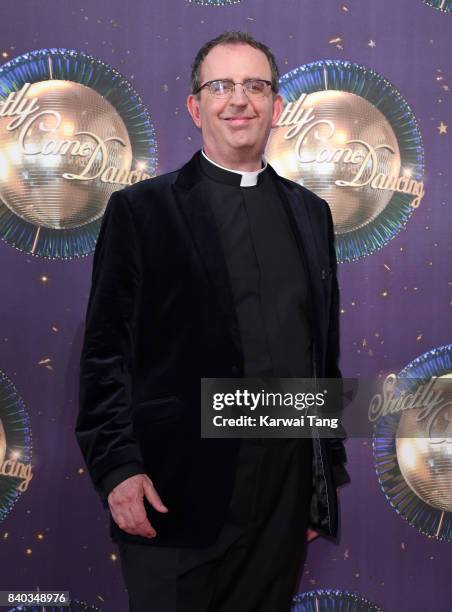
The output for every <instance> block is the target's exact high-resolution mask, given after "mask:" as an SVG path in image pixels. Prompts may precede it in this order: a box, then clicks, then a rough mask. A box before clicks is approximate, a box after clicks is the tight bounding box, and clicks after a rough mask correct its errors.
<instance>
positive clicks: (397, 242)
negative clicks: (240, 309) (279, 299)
mask: <svg viewBox="0 0 452 612" xmlns="http://www.w3.org/2000/svg"><path fill="white" fill-rule="evenodd" d="M451 13H452V2H451V1H450V0H424V1H423V0H397V1H396V2H394V0H360V1H359V2H358V0H337V1H336V0H316V1H315V2H312V1H309V0H279V1H277V2H272V1H271V0H234V1H232V0H191V1H189V0H165V2H157V0H129V1H128V2H127V3H126V2H120V0H97V1H96V2H94V3H92V2H87V1H86V0H63V1H61V0H40V1H36V2H33V3H32V2H29V1H28V0H3V1H2V3H1V7H0V17H1V19H0V41H1V42H0V62H1V65H0V238H1V241H0V257H1V262H2V266H1V270H2V272H1V277H0V282H1V285H2V299H1V302H0V311H1V317H0V550H1V559H2V570H1V575H0V590H6V589H13V590H24V589H31V590H37V589H38V590H42V591H51V590H57V589H58V590H66V591H69V592H70V597H71V606H70V608H65V609H70V610H74V611H75V610H77V611H78V610H85V611H99V610H102V611H105V612H124V611H125V610H126V609H127V595H126V591H125V589H124V586H123V583H122V579H121V575H120V567H119V557H118V553H117V549H116V547H115V545H114V544H113V543H112V542H111V541H110V538H109V535H108V515H107V513H106V511H105V510H104V509H103V508H102V505H101V502H100V500H99V498H98V497H97V494H96V493H95V492H94V490H93V488H92V485H91V482H90V480H89V478H88V475H87V473H86V470H85V468H84V465H83V460H82V457H81V455H80V452H79V449H78V446H77V444H76V441H75V437H74V433H73V431H74V424H75V419H76V415H77V410H78V406H77V401H78V393H77V383H78V360H79V354H80V348H81V340H82V333H83V321H84V314H85V308H86V303H87V297H88V292H89V285H90V273H91V265H92V254H93V251H94V248H95V244H96V238H97V235H98V231H99V227H100V223H101V220H102V215H103V213H104V210H105V206H106V203H107V201H108V198H109V196H110V195H111V193H112V192H113V191H116V190H118V189H121V188H122V187H124V186H126V185H129V184H132V183H134V182H137V181H140V180H143V179H147V178H149V177H153V176H155V175H158V174H161V173H164V172H168V171H170V170H174V169H176V168H178V167H180V166H181V165H182V164H183V163H184V162H185V161H187V160H188V159H189V157H190V156H191V155H192V154H193V152H194V151H196V150H197V149H198V148H199V147H200V143H201V140H200V135H199V133H198V131H197V130H196V128H195V127H194V126H193V125H192V123H191V120H190V118H189V116H188V114H187V112H186V110H185V98H186V95H187V93H188V91H189V70H190V64H191V61H192V59H193V57H194V55H195V53H196V51H197V50H198V48H199V47H200V46H201V45H202V44H203V43H204V42H205V41H207V40H209V39H211V38H213V37H214V36H216V35H218V34H219V33H220V32H222V31H224V30H245V31H248V32H250V33H251V34H253V35H254V36H255V37H256V38H257V39H258V40H259V39H260V40H262V41H264V42H266V43H267V44H268V45H269V46H270V47H271V48H272V49H273V51H274V52H275V55H276V57H277V59H278V62H279V67H280V71H281V93H282V95H283V97H284V103H285V106H284V112H283V114H282V116H281V118H280V120H279V123H278V125H277V127H276V128H275V129H274V130H273V132H272V134H271V136H270V140H269V143H268V147H267V151H266V155H267V158H268V160H269V161H270V163H271V164H272V165H273V166H274V168H275V169H276V170H277V171H278V172H279V173H280V174H282V175H283V176H286V177H287V178H290V179H292V180H293V181H297V182H299V183H300V184H302V185H305V186H306V187H308V188H309V189H312V190H313V191H315V192H316V193H318V194H319V195H320V196H321V197H322V198H325V199H326V200H327V201H328V203H329V205H330V207H331V210H332V213H333V218H334V222H335V231H336V251H337V257H338V260H339V262H340V265H339V280H340V287H341V329H342V337H341V367H342V371H343V374H344V376H347V377H367V378H371V377H381V378H383V377H385V376H386V375H387V374H389V373H392V374H396V375H400V376H404V377H412V378H429V377H431V376H437V377H442V376H452V334H451V330H452V319H451V306H452V297H451V292H450V289H451V286H452V282H451V281H452V278H451V274H450V273H451V264H450V261H451V248H450V247H451V239H450V236H451V230H452V223H451V212H450V193H449V191H450V189H451V188H452V184H451V168H450V164H451V159H452V155H451V154H452V145H451V132H452V112H451V109H452V105H451V100H452V93H451V89H452V69H451V62H450V56H451V48H450V40H451V26H452V15H451ZM449 417H450V414H449ZM446 421H447V418H446ZM449 421H450V418H449ZM400 427H402V429H403V431H404V435H405V436H407V435H408V434H407V431H409V430H407V427H412V428H413V436H414V435H415V434H416V432H415V431H414V429H415V424H414V425H413V423H408V424H407V423H401V422H400V415H399V416H393V418H392V419H390V420H389V421H387V422H385V424H384V426H380V427H377V428H376V429H375V432H374V434H373V437H372V438H370V437H369V438H360V439H350V440H348V442H347V451H348V456H349V461H348V469H349V471H350V474H351V477H352V483H351V484H350V485H348V486H346V487H344V488H343V489H341V494H340V505H341V512H342V519H341V533H340V539H339V541H338V542H332V541H328V540H326V539H323V538H319V539H317V540H315V541H313V542H312V543H311V544H310V545H309V551H308V557H307V561H306V564H305V566H304V569H303V573H302V578H301V582H300V585H299V589H298V591H299V594H298V595H297V597H296V599H295V600H294V610H295V611H296V612H301V611H319V610H320V611H321V610H328V611H333V610H350V611H353V610H363V611H367V610H369V611H370V610H385V611H386V612H395V611H398V610H401V609H407V610H423V611H424V610H425V611H427V610H428V611H435V612H442V611H444V612H446V610H450V609H451V599H452V597H451V592H450V550H451V549H450V544H451V540H452V437H451V434H450V433H449V434H448V435H447V432H446V433H445V435H444V438H443V439H442V440H440V441H438V439H435V440H434V442H435V444H433V443H432V442H431V443H429V441H428V440H426V439H423V443H422V444H421V443H419V440H417V441H414V437H413V440H411V439H410V438H409V437H408V438H406V437H405V438H403V443H402V441H401V440H400V439H399V438H398V434H399V433H400ZM269 588H271V585H269ZM14 605H16V604H14ZM14 605H13V604H12V605H11V606H10V608H9V609H10V610H13V609H14V610H20V609H21V608H20V605H19V604H17V605H16V607H14ZM38 609H39V610H41V608H38V607H36V610H38ZM55 609H56V608H55ZM58 609H59V608H58ZM275 612H276V611H275Z"/></svg>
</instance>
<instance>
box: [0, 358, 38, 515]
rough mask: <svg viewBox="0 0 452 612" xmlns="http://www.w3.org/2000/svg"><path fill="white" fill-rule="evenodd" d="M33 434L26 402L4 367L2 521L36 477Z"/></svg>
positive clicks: (0, 384)
mask: <svg viewBox="0 0 452 612" xmlns="http://www.w3.org/2000/svg"><path fill="white" fill-rule="evenodd" d="M31 454H32V435H31V426H30V419H29V417H28V414H27V412H26V410H25V404H24V402H23V400H22V398H21V397H20V396H19V393H18V392H17V389H16V387H15V385H14V383H13V382H12V381H11V380H10V379H9V378H8V376H7V375H6V374H4V373H3V372H2V371H1V370H0V521H3V519H4V518H5V517H6V516H7V515H8V514H9V512H10V511H11V510H12V508H13V507H14V505H15V504H16V503H17V501H18V500H19V498H20V496H21V495H22V494H23V493H24V492H25V491H26V490H27V489H28V486H29V484H30V482H31V480H32V477H33V473H32V465H31Z"/></svg>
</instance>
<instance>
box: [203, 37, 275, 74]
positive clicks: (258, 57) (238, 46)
mask: <svg viewBox="0 0 452 612" xmlns="http://www.w3.org/2000/svg"><path fill="white" fill-rule="evenodd" d="M247 69H250V70H251V71H252V73H250V74H247V75H246V77H247V78H251V77H255V78H258V77H261V78H265V77H266V76H267V77H268V76H271V68H270V63H269V61H268V58H267V56H266V55H265V53H264V52H263V51H260V49H256V48H254V47H251V46H250V45H248V44H246V43H234V44H224V45H217V46H216V47H214V48H213V49H211V50H210V51H209V53H208V54H207V55H206V57H205V58H204V61H203V62H202V64H201V73H202V74H204V75H205V74H206V73H209V76H210V77H212V78H215V77H218V78H229V77H232V76H233V74H232V72H233V71H234V72H235V71H237V70H240V71H241V72H242V71H244V70H245V71H246V70H247ZM218 70H221V71H222V74H211V73H212V72H218ZM256 71H257V73H256ZM264 72H265V74H264Z"/></svg>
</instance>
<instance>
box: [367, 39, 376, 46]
mask: <svg viewBox="0 0 452 612" xmlns="http://www.w3.org/2000/svg"><path fill="white" fill-rule="evenodd" d="M367 46H368V47H372V48H374V47H376V46H377V43H376V42H375V41H374V40H372V39H370V40H369V42H368V43H367Z"/></svg>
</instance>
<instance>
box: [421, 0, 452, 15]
mask: <svg viewBox="0 0 452 612" xmlns="http://www.w3.org/2000/svg"><path fill="white" fill-rule="evenodd" d="M423 2H424V4H426V5H427V6H431V7H432V8H434V9H437V10H438V11H441V12H442V13H452V0H423Z"/></svg>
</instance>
